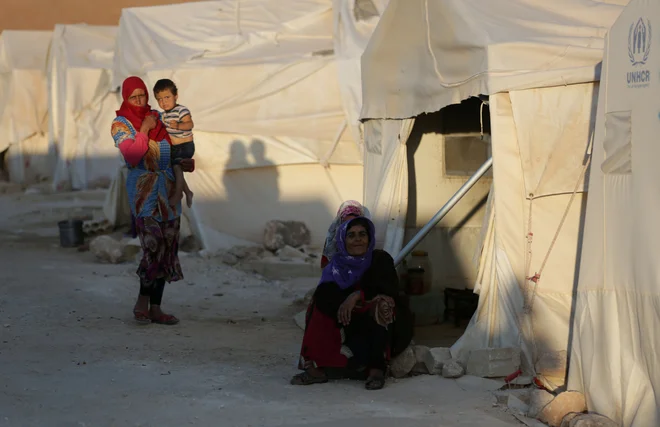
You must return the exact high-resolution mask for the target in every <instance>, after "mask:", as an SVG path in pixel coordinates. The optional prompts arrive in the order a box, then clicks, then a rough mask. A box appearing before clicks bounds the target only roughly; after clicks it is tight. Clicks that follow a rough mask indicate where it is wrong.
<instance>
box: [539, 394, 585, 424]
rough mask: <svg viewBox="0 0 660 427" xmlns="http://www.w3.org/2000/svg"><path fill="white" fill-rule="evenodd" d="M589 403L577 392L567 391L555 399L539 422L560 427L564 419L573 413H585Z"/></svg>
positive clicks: (540, 416)
mask: <svg viewBox="0 0 660 427" xmlns="http://www.w3.org/2000/svg"><path fill="white" fill-rule="evenodd" d="M586 410H587V402H586V400H585V398H584V395H583V394H582V393H580V392H577V391H565V392H563V393H560V394H558V395H557V397H555V398H554V399H553V400H552V402H550V403H549V404H548V405H546V406H545V407H544V408H543V409H542V410H541V413H540V414H539V416H538V418H539V420H541V421H543V422H544V423H546V424H548V425H549V426H551V427H560V426H561V422H562V420H563V419H564V417H565V416H566V415H568V414H570V413H571V412H584V411H586Z"/></svg>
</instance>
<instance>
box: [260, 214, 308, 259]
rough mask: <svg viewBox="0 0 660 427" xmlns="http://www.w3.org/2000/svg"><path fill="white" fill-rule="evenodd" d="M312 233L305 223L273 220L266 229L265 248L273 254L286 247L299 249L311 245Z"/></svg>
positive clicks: (267, 224)
mask: <svg viewBox="0 0 660 427" xmlns="http://www.w3.org/2000/svg"><path fill="white" fill-rule="evenodd" d="M310 241H311V233H310V231H309V229H308V228H307V226H306V225H305V223H303V222H300V221H278V220H272V221H268V222H267V223H266V227H265V229H264V247H265V248H266V249H268V250H269V251H271V252H275V251H277V250H278V249H282V248H283V247H285V246H287V245H288V246H291V247H294V248H299V247H301V246H303V245H309V244H310Z"/></svg>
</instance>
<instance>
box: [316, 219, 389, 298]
mask: <svg viewBox="0 0 660 427" xmlns="http://www.w3.org/2000/svg"><path fill="white" fill-rule="evenodd" d="M358 219H361V220H363V221H366V222H367V224H369V229H368V230H367V232H368V233H369V246H368V248H367V253H366V254H364V255H362V256H360V257H354V256H352V255H349V254H348V251H347V250H346V233H348V229H349V228H350V226H351V224H353V222H355V221H357V220H358ZM361 222H362V221H361ZM375 230H376V229H375V227H374V223H373V222H371V220H370V219H369V218H365V217H363V216H361V217H358V218H355V219H352V220H350V221H346V222H345V223H343V224H341V225H340V226H339V228H338V229H337V253H336V254H335V256H333V257H332V259H331V260H330V263H329V264H328V265H326V266H325V268H324V269H323V274H321V281H320V282H319V284H321V283H327V282H335V283H336V284H337V286H339V287H340V288H341V289H346V288H350V287H351V286H353V285H354V284H356V283H357V282H358V281H359V280H360V279H361V278H362V276H363V275H364V273H365V272H366V271H367V270H368V269H369V267H371V258H372V255H373V252H374V247H375V246H376V239H375V238H374V236H375V235H376V233H375Z"/></svg>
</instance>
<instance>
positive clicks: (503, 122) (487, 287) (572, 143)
mask: <svg viewBox="0 0 660 427" xmlns="http://www.w3.org/2000/svg"><path fill="white" fill-rule="evenodd" d="M594 87H596V88H597V85H594V84H593V83H585V84H581V85H571V86H567V87H553V88H541V89H529V90H524V91H514V92H510V93H503V94H496V95H494V96H491V98H490V111H491V132H492V147H493V163H494V165H495V166H494V168H493V187H494V189H495V193H494V195H493V197H492V200H493V207H492V213H491V214H490V215H489V217H490V218H489V220H488V221H489V222H488V227H489V229H491V230H490V231H487V232H486V236H487V237H486V239H485V242H484V244H483V246H484V251H483V254H482V258H481V260H480V268H479V273H478V277H479V279H478V280H479V282H478V283H477V284H476V286H475V289H476V290H477V291H478V293H479V294H480V306H479V309H478V310H477V313H476V314H475V316H474V317H473V319H472V320H471V322H470V324H469V326H468V328H467V330H466V333H465V335H464V336H463V337H462V338H461V339H460V340H459V341H458V342H457V343H456V344H455V345H454V346H453V347H452V348H451V350H452V353H453V354H454V355H456V357H458V358H459V359H460V358H464V357H466V356H467V353H468V352H469V350H471V349H473V348H483V347H511V346H514V347H518V346H521V347H522V350H523V354H524V356H525V357H524V360H525V364H524V367H525V369H526V370H527V371H528V372H535V373H537V374H539V376H540V377H542V379H543V380H544V381H545V382H546V384H548V385H549V386H550V387H551V388H557V387H559V386H561V385H562V384H563V382H564V376H565V369H566V365H565V360H566V350H567V348H568V333H569V324H570V315H571V306H572V304H571V300H572V293H573V286H574V281H575V274H576V259H577V255H578V249H579V246H580V236H581V228H582V210H583V206H582V201H583V198H584V199H586V197H584V196H583V195H582V192H583V191H584V184H583V182H584V178H583V173H584V171H585V155H586V151H587V146H588V143H589V141H590V130H591V129H592V128H593V122H594V114H595V111H594V109H592V104H593V98H594V95H595V92H594ZM596 90H597V89H596ZM553 112H554V113H553ZM526 116H530V117H535V118H537V120H535V121H530V120H529V119H524V118H525V117H526ZM564 117H570V120H563V118H564ZM540 135H542V136H543V137H540ZM530 159H533V161H532V162H530ZM548 172H550V173H548ZM530 177H534V178H533V179H530ZM537 178H538V179H537ZM537 189H545V190H544V191H540V192H538V193H535V191H536V190H537ZM576 190H577V191H576ZM574 192H576V193H577V194H576V195H575V196H574V197H573V200H572V201H571V197H572V196H573V193H574ZM564 214H566V220H565V222H564V223H563V224H562V223H561V219H562V217H563V216H564ZM560 225H561V228H560ZM530 233H531V236H530ZM528 237H530V238H529V239H528ZM555 237H556V242H554V244H553V240H554V239H555ZM546 258H547V260H546ZM544 264H545V268H544V269H543V271H541V268H542V266H543V265H544ZM536 273H541V277H540V280H539V281H538V283H536V284H534V283H533V282H532V281H530V280H527V278H528V277H532V276H534V275H535V274H536ZM526 307H531V308H530V310H529V312H527V311H526V310H525V308H526ZM549 358H550V359H552V360H558V361H559V365H553V366H547V364H544V360H547V359H549Z"/></svg>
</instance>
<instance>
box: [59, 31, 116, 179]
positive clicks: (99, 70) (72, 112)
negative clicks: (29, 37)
mask: <svg viewBox="0 0 660 427" xmlns="http://www.w3.org/2000/svg"><path fill="white" fill-rule="evenodd" d="M116 36H117V27H109V26H89V25H84V24H80V25H57V26H56V27H55V31H54V33H53V41H52V45H51V49H50V55H49V61H48V83H49V85H48V86H49V87H48V95H49V96H48V101H49V102H48V104H49V111H50V120H49V134H50V146H51V151H56V152H57V154H58V156H57V165H56V167H55V173H54V178H53V186H54V187H55V188H56V189H60V190H61V189H63V188H66V187H71V188H73V189H77V190H82V189H87V188H90V187H94V186H96V185H107V184H108V183H109V182H110V181H112V179H113V178H114V176H115V173H116V170H117V167H118V165H120V158H119V154H118V152H117V149H116V148H115V147H114V145H112V144H109V143H107V129H108V128H109V126H110V123H111V122H112V119H113V118H114V117H115V110H116V109H117V108H118V106H119V98H118V95H117V94H116V93H112V92H113V91H112V89H113V88H112V65H113V56H114V47H115V39H116ZM101 130H102V131H101Z"/></svg>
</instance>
